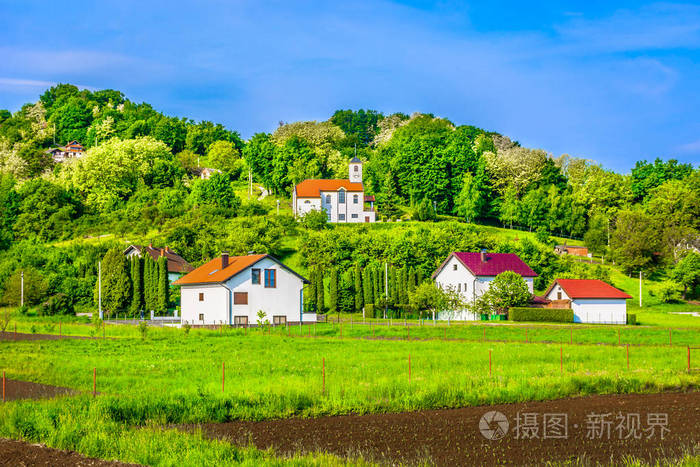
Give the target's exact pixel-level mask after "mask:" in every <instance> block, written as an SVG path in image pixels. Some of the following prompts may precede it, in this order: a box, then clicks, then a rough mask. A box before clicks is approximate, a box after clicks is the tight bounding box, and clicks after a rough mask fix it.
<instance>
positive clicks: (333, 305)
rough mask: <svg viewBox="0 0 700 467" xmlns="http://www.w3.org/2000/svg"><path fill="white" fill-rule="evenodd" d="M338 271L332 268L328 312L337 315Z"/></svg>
mask: <svg viewBox="0 0 700 467" xmlns="http://www.w3.org/2000/svg"><path fill="white" fill-rule="evenodd" d="M338 282H339V281H338V269H337V268H335V267H332V268H331V273H330V284H329V286H328V295H329V296H328V299H329V302H328V312H329V313H337V312H338V286H339V284H338Z"/></svg>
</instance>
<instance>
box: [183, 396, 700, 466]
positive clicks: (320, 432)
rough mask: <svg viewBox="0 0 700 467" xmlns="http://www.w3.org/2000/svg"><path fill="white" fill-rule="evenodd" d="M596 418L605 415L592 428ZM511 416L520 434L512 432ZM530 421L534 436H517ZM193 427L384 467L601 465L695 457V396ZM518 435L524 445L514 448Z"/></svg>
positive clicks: (698, 430)
mask: <svg viewBox="0 0 700 467" xmlns="http://www.w3.org/2000/svg"><path fill="white" fill-rule="evenodd" d="M490 411H498V412H500V413H502V414H503V415H505V418H506V419H507V421H508V427H507V428H505V427H504V425H503V424H502V423H501V424H498V423H495V422H493V421H492V422H489V421H488V420H487V421H485V422H484V423H482V424H481V427H482V428H484V432H485V434H486V435H487V436H492V435H493V434H494V433H496V431H493V430H494V429H495V428H497V427H499V426H500V428H501V429H503V428H505V432H506V433H505V436H503V437H502V438H501V439H487V438H486V437H485V435H484V434H482V431H481V430H480V421H481V419H482V416H484V415H485V414H486V413H487V412H490ZM525 414H536V415H535V416H534V417H533V416H532V415H525ZM553 414H566V420H565V422H564V423H563V424H564V425H565V426H566V434H565V436H563V437H562V435H563V433H562V430H561V429H555V428H556V427H551V425H547V426H550V428H548V429H547V438H545V433H544V431H543V430H544V426H545V425H543V423H544V417H545V415H547V418H548V420H549V421H550V422H551V421H552V420H559V421H562V417H561V415H553ZM603 414H609V415H607V416H603V418H598V419H596V416H598V415H603ZM656 414H661V415H660V416H659V415H656ZM664 416H665V417H667V422H666V423H664V420H663V419H664ZM516 417H519V420H520V428H516ZM648 417H651V418H648ZM659 417H661V418H660V419H659ZM489 419H490V417H489ZM637 419H638V420H639V424H637V423H636V422H635V421H636V420H637ZM654 419H656V420H654ZM594 420H599V421H597V422H593V421H594ZM630 420H631V421H630ZM533 421H534V423H532V425H534V426H537V427H538V428H537V429H536V432H535V431H534V430H535V429H534V428H533V429H527V427H528V426H529V425H530V424H531V423H530V422H533ZM654 421H656V422H657V423H656V424H654ZM200 426H201V428H202V431H203V433H204V434H205V435H206V436H209V437H211V438H217V439H225V440H228V441H230V442H232V443H236V444H248V443H249V442H250V441H252V443H253V444H254V445H255V446H257V447H259V448H270V447H272V448H274V449H275V450H277V451H278V452H279V453H281V454H289V453H293V452H296V451H313V450H322V451H327V452H331V453H334V454H337V455H340V456H350V457H353V456H356V455H358V454H362V455H363V456H364V457H365V458H370V459H373V460H375V461H379V462H385V463H389V464H392V463H397V462H402V463H408V464H412V463H421V462H427V463H430V464H435V465H445V466H447V465H450V466H457V465H500V464H511V465H532V464H541V463H542V462H545V461H566V460H569V459H576V458H581V459H584V460H586V461H588V462H593V463H595V462H602V463H606V464H610V463H611V462H615V461H616V460H620V459H621V458H622V457H623V456H634V457H636V458H639V459H644V460H657V459H668V458H672V457H674V456H676V455H682V454H683V453H693V452H695V453H696V454H700V392H687V393H663V394H648V395H606V396H588V397H580V398H571V399H561V400H554V401H545V402H526V403H518V404H504V405H494V406H487V407H467V408H461V409H451V410H424V411H418V412H407V413H398V414H376V415H348V416H338V417H324V418H316V419H287V420H274V421H264V422H244V421H238V422H232V423H223V424H205V425H200ZM637 426H638V429H634V427H637ZM652 427H653V431H651V430H650V428H652ZM194 428H195V427H194V426H188V427H186V429H194ZM594 428H597V429H594ZM662 428H664V430H662ZM666 430H668V431H666ZM661 431H663V438H662V433H661ZM516 433H519V436H518V437H517V438H516ZM630 433H631V434H630ZM525 435H530V436H529V438H528V439H524V436H525ZM552 436H560V437H558V438H552ZM628 436H629V437H628Z"/></svg>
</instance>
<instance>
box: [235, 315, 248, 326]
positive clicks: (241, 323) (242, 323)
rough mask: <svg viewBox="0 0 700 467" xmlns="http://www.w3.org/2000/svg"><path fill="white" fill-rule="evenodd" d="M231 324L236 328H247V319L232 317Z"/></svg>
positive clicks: (244, 317) (245, 317)
mask: <svg viewBox="0 0 700 467" xmlns="http://www.w3.org/2000/svg"><path fill="white" fill-rule="evenodd" d="M233 324H235V325H236V326H248V317H247V316H234V317H233Z"/></svg>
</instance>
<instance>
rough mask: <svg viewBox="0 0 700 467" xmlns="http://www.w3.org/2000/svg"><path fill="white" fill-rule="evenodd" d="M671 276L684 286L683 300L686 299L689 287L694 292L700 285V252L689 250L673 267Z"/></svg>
mask: <svg viewBox="0 0 700 467" xmlns="http://www.w3.org/2000/svg"><path fill="white" fill-rule="evenodd" d="M671 278H672V279H673V280H674V281H675V282H677V283H678V284H680V285H681V287H683V300H686V299H687V298H688V289H690V291H691V292H694V291H695V289H696V288H697V287H698V286H700V254H698V253H696V252H694V251H691V252H689V253H688V254H687V255H686V256H685V257H684V258H683V259H682V260H680V261H679V262H678V264H676V266H675V267H674V268H673V270H672V271H671Z"/></svg>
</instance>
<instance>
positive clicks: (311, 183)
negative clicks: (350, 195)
mask: <svg viewBox="0 0 700 467" xmlns="http://www.w3.org/2000/svg"><path fill="white" fill-rule="evenodd" d="M341 188H345V189H346V190H347V191H365V189H364V187H363V186H362V183H356V182H351V181H350V180H304V181H303V182H301V183H300V184H298V185H297V186H296V187H295V188H294V189H295V190H296V192H297V197H298V198H318V197H320V196H321V192H322V191H338V190H339V189H341Z"/></svg>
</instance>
